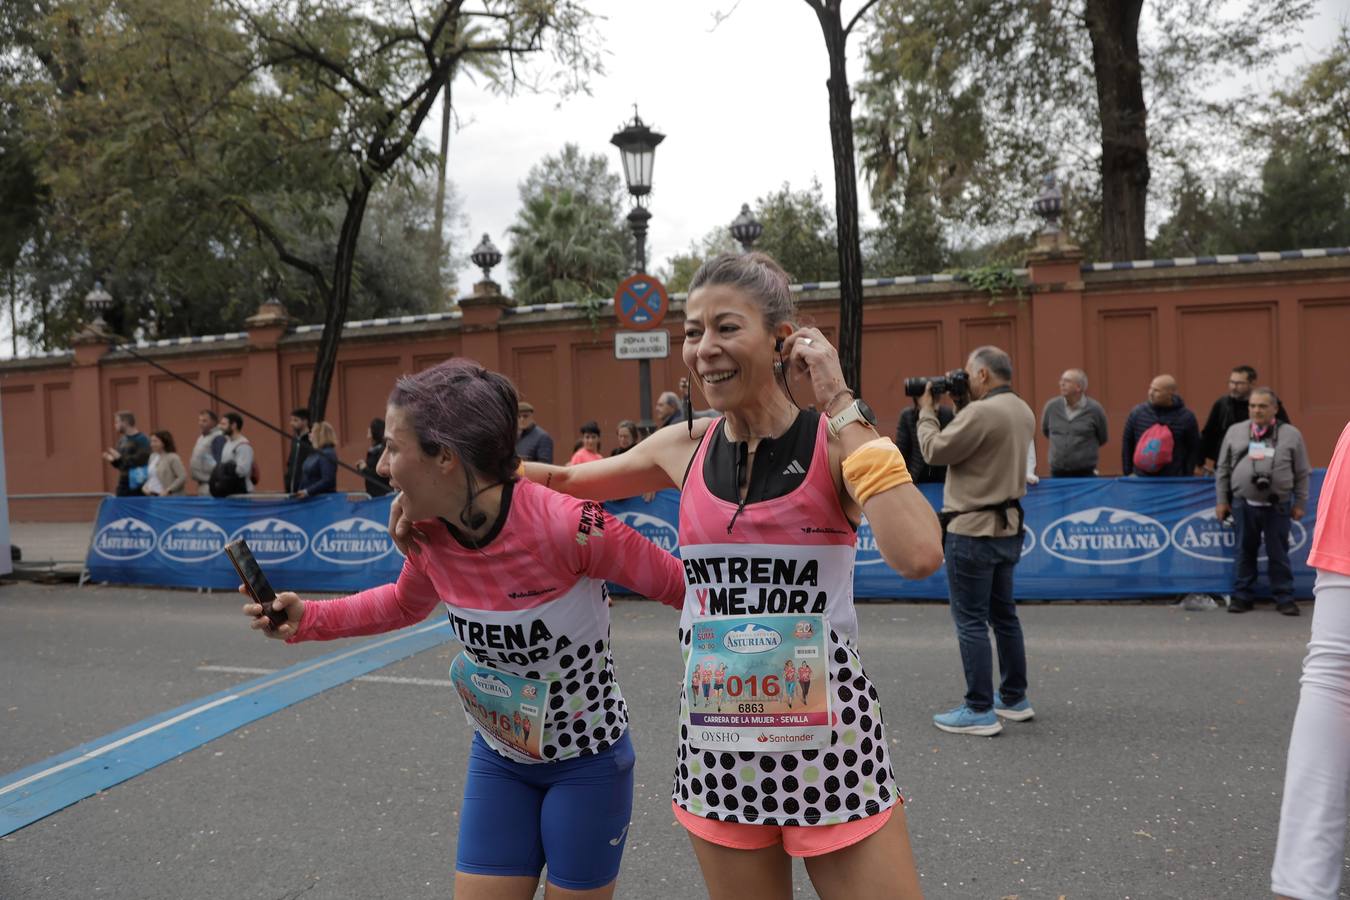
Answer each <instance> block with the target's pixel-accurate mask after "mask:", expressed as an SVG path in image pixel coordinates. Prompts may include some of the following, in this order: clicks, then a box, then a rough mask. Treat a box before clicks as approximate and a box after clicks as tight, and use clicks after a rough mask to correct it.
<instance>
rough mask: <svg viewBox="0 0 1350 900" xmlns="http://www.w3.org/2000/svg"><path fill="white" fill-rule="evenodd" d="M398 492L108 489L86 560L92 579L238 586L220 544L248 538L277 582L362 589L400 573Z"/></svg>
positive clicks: (293, 587) (290, 586) (326, 588)
mask: <svg viewBox="0 0 1350 900" xmlns="http://www.w3.org/2000/svg"><path fill="white" fill-rule="evenodd" d="M391 502H393V498H392V496H386V497H380V498H378V499H374V500H348V499H347V498H346V496H345V495H343V494H325V495H323V496H320V497H313V498H311V499H308V500H286V499H279V500H276V501H268V500H217V499H214V498H211V497H109V498H108V499H106V500H104V501H103V504H102V505H101V506H100V507H99V510H98V521H97V522H96V523H95V525H94V537H93V540H92V541H90V544H89V556H88V560H87V562H86V565H87V567H88V569H89V576H90V578H92V579H93V580H95V581H108V582H113V583H117V584H156V585H165V586H172V587H209V588H233V587H237V586H238V584H239V576H238V575H236V574H235V571H234V566H232V565H231V564H230V560H229V557H227V556H226V555H225V553H224V552H223V551H224V549H225V544H226V543H227V542H229V541H232V540H234V539H235V538H240V537H242V538H244V539H245V540H247V541H248V545H249V547H250V548H251V549H252V550H253V555H254V556H255V557H257V559H258V562H259V564H260V565H261V566H262V568H263V571H264V572H266V573H267V577H268V580H270V581H271V582H272V586H273V587H274V588H276V589H277V590H279V591H281V590H310V591H314V590H323V591H358V590H364V589H365V588H368V587H374V586H375V585H378V584H384V583H386V582H390V581H393V580H394V579H396V578H397V577H398V573H399V570H401V569H402V568H403V557H402V556H401V555H399V552H398V550H397V548H395V547H394V542H393V541H392V540H390V539H389V534H388V528H387V523H388V521H389V504H390V503H391Z"/></svg>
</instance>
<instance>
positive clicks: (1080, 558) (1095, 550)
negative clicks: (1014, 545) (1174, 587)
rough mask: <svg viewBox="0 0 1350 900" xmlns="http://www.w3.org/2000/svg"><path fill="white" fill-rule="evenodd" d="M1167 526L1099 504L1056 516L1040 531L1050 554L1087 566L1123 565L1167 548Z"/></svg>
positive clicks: (1042, 543) (1138, 514)
mask: <svg viewBox="0 0 1350 900" xmlns="http://www.w3.org/2000/svg"><path fill="white" fill-rule="evenodd" d="M1167 542H1168V535H1167V528H1166V527H1164V526H1163V524H1162V523H1161V522H1159V521H1158V520H1157V519H1153V518H1150V517H1148V516H1145V515H1141V514H1140V513H1136V512H1131V511H1129V510H1127V509H1115V508H1113V507H1110V506H1098V507H1094V508H1093V509H1085V510H1083V511H1081V512H1076V513H1070V514H1069V515H1067V516H1064V517H1062V518H1059V519H1056V520H1055V521H1053V522H1051V523H1050V524H1049V525H1047V526H1046V527H1045V529H1044V530H1043V531H1042V532H1041V545H1042V546H1044V547H1045V552H1047V553H1049V554H1050V555H1051V556H1054V557H1057V558H1059V559H1062V560H1065V561H1067V562H1076V563H1082V564H1083V565H1086V566H1121V565H1125V564H1126V563H1133V562H1139V561H1140V560H1143V559H1148V558H1149V557H1151V556H1157V555H1158V554H1159V553H1162V552H1163V550H1165V549H1167Z"/></svg>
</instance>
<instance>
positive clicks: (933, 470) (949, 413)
mask: <svg viewBox="0 0 1350 900" xmlns="http://www.w3.org/2000/svg"><path fill="white" fill-rule="evenodd" d="M937 417H938V430H939V431H941V430H942V429H944V428H946V427H947V426H948V425H950V424H951V421H952V419H953V418H955V417H956V413H955V412H954V411H953V410H952V407H951V395H950V394H943V395H942V396H941V397H939V398H938V406H937ZM918 422H919V407H918V406H911V407H909V408H908V409H905V410H901V412H900V421H899V422H897V423H896V426H895V446H897V447H899V448H900V454H901V455H902V456H904V458H905V467H906V468H908V469H909V474H910V475H911V476H912V477H913V478H914V481H915V483H916V484H922V483H924V482H936V483H938V484H940V483H942V481H943V480H945V479H946V477H947V467H946V466H930V465H929V464H928V463H927V461H925V460H924V458H923V454H922V453H920V452H919V432H918Z"/></svg>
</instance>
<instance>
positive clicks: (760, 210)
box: [662, 179, 839, 293]
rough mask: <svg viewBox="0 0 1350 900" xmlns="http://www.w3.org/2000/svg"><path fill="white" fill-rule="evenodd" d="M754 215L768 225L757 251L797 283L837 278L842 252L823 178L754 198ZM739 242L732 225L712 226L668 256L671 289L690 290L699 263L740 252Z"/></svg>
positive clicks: (665, 275)
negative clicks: (838, 244)
mask: <svg viewBox="0 0 1350 900" xmlns="http://www.w3.org/2000/svg"><path fill="white" fill-rule="evenodd" d="M752 213H753V215H754V217H755V218H756V219H758V220H759V223H760V225H762V226H763V227H764V232H763V233H762V234H761V235H760V237H759V240H757V241H755V249H756V250H760V251H763V252H764V253H767V254H769V255H770V256H772V257H773V258H774V259H776V260H778V262H779V264H780V265H781V266H782V267H783V268H784V269H786V270H787V273H788V275H790V276H791V277H792V280H793V281H794V282H806V281H837V280H838V278H839V255H838V253H837V251H836V250H835V226H834V211H833V209H832V208H831V206H830V205H829V204H827V203H826V201H825V195H824V191H823V189H822V188H821V186H820V182H819V181H817V180H815V179H812V181H811V184H810V185H809V186H808V187H806V188H803V189H801V190H793V188H792V185H790V184H788V183H787V182H784V183H783V186H782V187H780V188H779V189H778V190H776V191H772V192H770V193H768V194H765V195H764V196H762V197H759V198H758V199H756V200H755V202H754V204H753V207H752ZM739 251H740V244H738V243H736V241H735V240H733V239H732V237H731V232H730V230H729V226H721V227H718V228H714V229H713V230H712V231H710V232H708V234H706V235H704V236H703V238H702V239H700V240H698V241H696V242H694V243H692V244H690V246H689V250H688V251H687V252H685V253H679V254H676V255H675V256H672V257H671V258H670V259H669V260H667V263H666V267H665V268H664V269H663V271H662V278H663V280H664V281H665V283H666V288H667V289H668V290H670V291H671V292H672V293H675V292H681V291H687V290H688V289H689V282H690V281H691V280H692V279H693V277H694V273H695V272H697V271H698V267H699V266H701V265H703V263H704V262H705V261H706V260H709V259H712V258H713V257H714V256H717V255H718V254H719V253H737V252H739Z"/></svg>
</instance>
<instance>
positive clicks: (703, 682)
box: [684, 614, 830, 753]
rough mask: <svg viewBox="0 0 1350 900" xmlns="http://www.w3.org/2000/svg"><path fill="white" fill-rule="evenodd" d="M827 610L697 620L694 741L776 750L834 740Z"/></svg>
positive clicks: (690, 667)
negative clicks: (825, 615)
mask: <svg viewBox="0 0 1350 900" xmlns="http://www.w3.org/2000/svg"><path fill="white" fill-rule="evenodd" d="M826 627H827V626H826V623H825V617H824V616H823V615H810V614H807V615H767V616H711V617H699V618H695V619H694V622H693V640H692V642H691V644H690V654H689V661H688V663H686V665H685V674H684V683H685V689H686V691H687V692H688V693H687V697H688V704H687V713H688V729H689V741H690V743H691V744H692V745H693V746H694V747H696V748H698V749H700V750H738V751H740V750H745V751H750V752H758V753H772V752H775V751H783V750H812V749H824V748H827V747H829V746H830V683H829V682H830V678H829V658H828V657H827V656H826V642H827V634H828V632H827V631H826Z"/></svg>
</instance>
